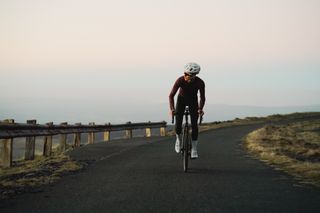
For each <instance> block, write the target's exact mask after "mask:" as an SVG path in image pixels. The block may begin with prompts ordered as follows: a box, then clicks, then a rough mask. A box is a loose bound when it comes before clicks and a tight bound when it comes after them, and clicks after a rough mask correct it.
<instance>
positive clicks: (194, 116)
mask: <svg viewBox="0 0 320 213" xmlns="http://www.w3.org/2000/svg"><path fill="white" fill-rule="evenodd" d="M190 117H191V125H192V136H191V137H192V142H191V143H192V149H191V158H197V157H198V152H197V145H198V134H199V129H198V117H199V115H198V104H192V105H191V106H190Z"/></svg>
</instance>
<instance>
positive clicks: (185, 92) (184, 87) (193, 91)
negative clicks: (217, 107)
mask: <svg viewBox="0 0 320 213" xmlns="http://www.w3.org/2000/svg"><path fill="white" fill-rule="evenodd" d="M179 88H180V91H179V96H182V97H183V98H184V100H185V101H186V102H187V103H189V104H194V103H197V104H198V91H200V105H199V108H200V109H201V110H202V109H203V106H204V103H205V101H206V96H205V84H204V81H203V80H202V79H201V78H199V77H197V76H196V77H195V79H194V80H193V81H192V82H190V83H188V82H187V81H185V80H184V76H181V77H180V78H178V79H177V80H176V82H175V84H174V85H173V88H172V90H171V93H170V95H169V103H170V109H174V96H175V94H176V93H177V91H178V89H179Z"/></svg>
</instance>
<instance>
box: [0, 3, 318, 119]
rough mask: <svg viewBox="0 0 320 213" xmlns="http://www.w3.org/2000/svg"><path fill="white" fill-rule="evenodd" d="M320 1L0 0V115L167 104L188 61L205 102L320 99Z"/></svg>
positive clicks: (78, 114)
mask: <svg viewBox="0 0 320 213" xmlns="http://www.w3.org/2000/svg"><path fill="white" fill-rule="evenodd" d="M319 11H320V1H318V0H269V1H262V0H241V1H239V0H170V1H169V0H161V1H151V0H134V1H133V0H131V1H130V0H90V1H89V0H87V1H85V0H55V1H49V0H0V79H1V83H0V110H1V111H0V113H1V114H0V120H1V119H4V118H7V117H13V118H15V117H19V118H21V119H22V118H23V119H24V118H27V117H28V118H37V117H38V116H42V118H41V119H46V118H44V117H45V116H46V115H48V119H49V118H52V115H53V114H54V115H55V116H57V118H59V119H60V118H65V117H66V118H69V117H68V116H69V114H70V113H71V112H73V113H74V115H73V116H71V117H70V119H71V120H79V121H81V120H82V119H81V118H83V119H84V120H87V119H89V118H90V115H92V118H96V117H97V114H101V115H103V116H105V117H108V116H109V117H112V116H113V117H112V118H113V119H114V120H117V121H122V120H125V119H127V118H128V119H130V115H131V114H137V112H143V110H142V111H141V110H140V111H138V110H135V109H137V108H143V107H148V108H149V107H152V106H153V105H156V104H166V103H167V101H168V94H169V92H170V89H171V87H172V84H173V83H174V81H175V80H176V78H177V77H179V76H180V75H181V74H182V73H183V66H184V64H185V63H187V62H189V61H195V62H198V63H199V64H200V65H201V67H202V70H201V73H200V75H199V77H201V78H203V79H204V80H205V82H206V89H207V104H208V105H207V106H209V104H229V105H254V106H288V105H319V104H320V95H319V94H320V82H319V81H320V80H319V79H320V27H319V26H320V13H319ZM137 102H138V103H137ZM128 106H134V107H128ZM163 106H166V107H167V105H163ZM166 107H164V109H162V108H161V110H162V111H161V113H164V115H163V117H164V118H163V119H167V118H166V117H167V116H168V115H167V111H168V108H166ZM128 108H129V109H128ZM89 111H90V112H89ZM92 111H93V112H92ZM123 111H126V113H122V116H123V118H121V119H115V118H114V114H120V113H121V112H123ZM40 112H42V113H40ZM130 113H131V114H130ZM49 115H51V117H50V116H49ZM85 115H86V116H85ZM126 116H127V117H126ZM141 116H142V115H141ZM88 117H89V118H88ZM119 117H120V116H119ZM142 117H143V116H142ZM38 119H40V118H38ZM106 119H107V118H106ZM106 119H105V120H106ZM146 119H148V118H146ZM150 119H152V116H151V118H150ZM93 120H94V119H93ZM142 120H145V119H144V118H143V119H142Z"/></svg>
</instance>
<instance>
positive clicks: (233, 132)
mask: <svg viewBox="0 0 320 213" xmlns="http://www.w3.org/2000/svg"><path fill="white" fill-rule="evenodd" d="M258 127H259V126H258V125H251V126H242V127H232V128H224V129H219V130H212V131H208V132H204V133H201V134H200V136H199V159H197V160H192V161H191V162H190V167H191V169H190V172H189V173H184V172H183V167H182V158H181V156H180V155H179V154H176V153H175V152H174V138H172V137H171V138H169V137H165V138H160V137H156V138H151V139H146V138H138V139H133V140H132V141H128V140H126V141H125V140H119V141H114V142H110V143H96V144H93V145H88V146H85V147H82V148H80V149H78V150H75V151H74V152H72V153H71V156H72V157H73V158H75V159H77V160H82V161H87V162H91V163H90V165H89V166H88V167H87V168H86V169H85V170H84V171H81V172H80V173H77V174H74V175H70V176H67V177H64V178H63V179H62V180H60V181H59V182H57V183H55V184H53V185H50V186H46V187H44V188H43V190H42V191H41V192H38V193H27V194H23V195H20V196H18V197H17V198H14V199H11V200H4V201H0V202H1V204H0V211H1V212H10V213H11V212H69V213H70V212H165V213H168V212H183V213H186V212H210V213H212V212H214V213H216V212H224V213H226V212H237V213H238V212H243V213H248V212H255V213H257V212H290V213H293V212H299V213H301V212H308V213H309V212H319V209H320V189H317V188H314V187H312V186H307V185H303V184H300V183H299V182H298V181H296V180H294V179H292V178H291V177H289V176H288V175H286V174H284V173H283V172H281V171H276V170H274V169H273V168H270V167H269V166H266V165H264V164H263V163H261V162H260V161H258V160H255V159H253V158H251V157H249V156H248V155H247V154H246V152H245V151H244V149H243V148H242V146H241V141H240V140H241V138H242V137H243V136H244V135H246V134H247V133H249V132H250V131H252V130H254V129H256V128H258Z"/></svg>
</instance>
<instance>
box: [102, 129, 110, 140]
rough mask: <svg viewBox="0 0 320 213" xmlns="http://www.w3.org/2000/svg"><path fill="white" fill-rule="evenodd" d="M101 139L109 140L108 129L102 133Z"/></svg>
mask: <svg viewBox="0 0 320 213" xmlns="http://www.w3.org/2000/svg"><path fill="white" fill-rule="evenodd" d="M103 141H110V131H105V132H104V133H103Z"/></svg>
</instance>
